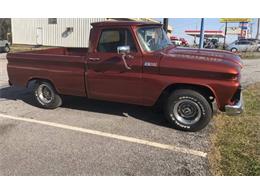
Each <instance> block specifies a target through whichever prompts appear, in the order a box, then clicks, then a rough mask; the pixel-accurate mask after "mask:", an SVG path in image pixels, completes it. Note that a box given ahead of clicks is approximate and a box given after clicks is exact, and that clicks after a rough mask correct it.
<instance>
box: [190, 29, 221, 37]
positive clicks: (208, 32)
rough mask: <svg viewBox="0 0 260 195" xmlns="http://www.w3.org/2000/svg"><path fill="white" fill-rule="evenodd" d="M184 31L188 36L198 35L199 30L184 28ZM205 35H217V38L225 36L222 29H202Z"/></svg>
mask: <svg viewBox="0 0 260 195" xmlns="http://www.w3.org/2000/svg"><path fill="white" fill-rule="evenodd" d="M185 33H186V34H187V35H190V36H196V37H199V36H200V30H185ZM204 36H205V37H208V38H210V37H217V38H223V37H225V34H224V32H223V31H222V30H205V31H204Z"/></svg>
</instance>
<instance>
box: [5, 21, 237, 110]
mask: <svg viewBox="0 0 260 195" xmlns="http://www.w3.org/2000/svg"><path fill="white" fill-rule="evenodd" d="M144 25H146V26H151V25H152V26H158V25H159V26H161V25H160V24H154V23H143V22H100V23H94V24H93V29H92V30H91V35H90V46H89V49H71V48H55V49H46V50H40V51H33V52H21V53H9V54H8V56H7V59H8V75H9V80H10V82H11V83H12V84H14V85H22V86H26V85H27V83H28V81H29V80H31V79H46V80H49V81H51V82H52V83H53V85H54V86H55V88H56V89H57V91H58V92H59V93H60V94H65V95H76V96H87V97H88V98H94V99H102V100H108V101H117V102H125V103H132V104H139V105H145V106H151V105H153V104H154V103H155V102H156V101H157V99H158V98H159V96H160V95H161V94H162V92H163V90H165V89H166V88H167V87H168V86H170V85H176V84H188V85H198V86H204V87H206V88H208V89H210V90H211V91H212V93H213V94H214V95H215V97H216V100H217V103H218V107H219V108H220V109H221V110H223V109H224V106H225V105H227V104H231V103H232V102H231V99H232V97H233V95H234V94H235V92H236V91H237V89H238V87H239V86H240V81H239V79H237V78H239V76H238V75H240V70H241V66H242V63H241V60H240V58H239V57H238V56H237V55H234V54H232V53H231V52H226V51H220V50H206V49H202V50H199V49H190V48H175V47H174V46H169V47H168V48H166V49H163V50H161V51H157V52H153V53H148V52H145V51H143V50H142V48H141V47H140V44H139V41H138V39H137V38H136V28H137V27H138V26H144ZM105 28H109V29H111V28H117V29H118V28H124V29H125V28H126V29H128V30H129V31H130V32H131V34H132V36H133V38H134V43H135V45H136V47H137V52H132V53H130V55H131V56H132V58H127V63H128V65H129V66H131V68H132V69H131V70H127V69H126V68H125V67H124V63H123V60H122V58H121V55H120V54H117V53H101V52H98V51H97V49H96V48H97V42H98V40H99V36H100V32H101V30H102V29H105ZM90 58H99V59H100V60H99V61H90V60H89V59H90ZM147 62H148V63H149V64H151V65H152V66H144V64H145V63H147Z"/></svg>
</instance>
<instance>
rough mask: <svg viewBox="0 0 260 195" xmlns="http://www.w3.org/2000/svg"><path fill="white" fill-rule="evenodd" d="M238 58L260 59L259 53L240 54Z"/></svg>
mask: <svg viewBox="0 0 260 195" xmlns="http://www.w3.org/2000/svg"><path fill="white" fill-rule="evenodd" d="M239 56H240V57H241V58H242V59H260V52H241V53H240V54H239Z"/></svg>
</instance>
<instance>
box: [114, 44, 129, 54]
mask: <svg viewBox="0 0 260 195" xmlns="http://www.w3.org/2000/svg"><path fill="white" fill-rule="evenodd" d="M117 53H118V54H128V53H130V46H128V45H126V46H118V47H117Z"/></svg>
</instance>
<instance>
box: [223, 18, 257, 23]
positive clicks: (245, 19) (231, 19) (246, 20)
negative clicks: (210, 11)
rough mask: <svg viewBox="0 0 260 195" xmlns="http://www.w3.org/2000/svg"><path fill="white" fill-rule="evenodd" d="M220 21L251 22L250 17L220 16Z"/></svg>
mask: <svg viewBox="0 0 260 195" xmlns="http://www.w3.org/2000/svg"><path fill="white" fill-rule="evenodd" d="M219 21H220V22H221V23H226V22H227V23H239V22H252V18H220V19H219Z"/></svg>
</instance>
